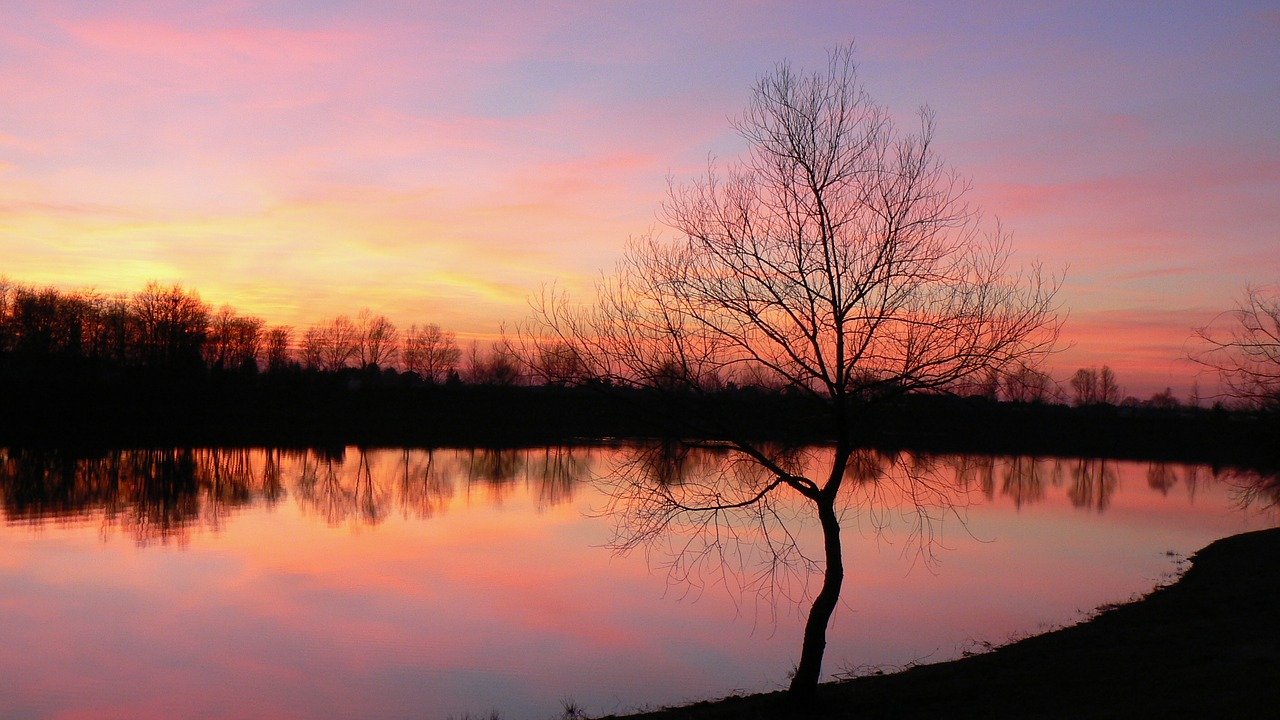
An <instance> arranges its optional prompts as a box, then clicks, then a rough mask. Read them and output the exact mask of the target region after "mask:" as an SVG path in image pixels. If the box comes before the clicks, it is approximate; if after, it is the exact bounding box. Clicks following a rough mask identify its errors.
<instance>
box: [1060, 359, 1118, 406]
mask: <svg viewBox="0 0 1280 720" xmlns="http://www.w3.org/2000/svg"><path fill="white" fill-rule="evenodd" d="M1071 392H1072V394H1073V400H1074V402H1075V404H1076V405H1077V406H1081V407H1083V406H1085V405H1100V404H1105V405H1118V404H1119V403H1120V400H1121V398H1122V397H1123V396H1124V392H1123V391H1122V390H1121V388H1120V385H1119V383H1117V382H1116V375H1115V373H1114V372H1112V370H1111V368H1110V367H1108V366H1106V365H1103V366H1102V368H1101V369H1099V368H1096V367H1091V368H1080V369H1079V370H1076V374H1075V375H1072V376H1071Z"/></svg>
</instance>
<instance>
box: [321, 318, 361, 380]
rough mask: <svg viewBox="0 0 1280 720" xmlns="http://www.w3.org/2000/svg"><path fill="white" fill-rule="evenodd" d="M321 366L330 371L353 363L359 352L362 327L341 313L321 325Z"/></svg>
mask: <svg viewBox="0 0 1280 720" xmlns="http://www.w3.org/2000/svg"><path fill="white" fill-rule="evenodd" d="M319 340H320V348H319V349H320V367H321V368H322V369H324V370H328V371H330V372H333V371H337V370H341V369H343V368H345V367H347V366H349V365H350V364H351V361H352V360H354V359H355V358H356V357H357V355H358V353H359V343H360V329H359V328H358V327H357V326H356V324H355V323H353V322H351V318H349V317H347V316H346V315H339V316H337V317H335V318H334V319H332V320H330V321H329V322H328V323H326V324H325V325H322V326H321V327H320V336H319Z"/></svg>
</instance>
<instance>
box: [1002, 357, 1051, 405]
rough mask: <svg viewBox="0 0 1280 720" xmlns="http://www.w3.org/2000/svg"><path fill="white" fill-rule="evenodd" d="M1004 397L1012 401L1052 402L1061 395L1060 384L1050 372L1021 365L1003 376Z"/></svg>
mask: <svg viewBox="0 0 1280 720" xmlns="http://www.w3.org/2000/svg"><path fill="white" fill-rule="evenodd" d="M1002 384H1003V385H1004V392H1003V395H1004V398H1005V399H1006V400H1008V401H1010V402H1022V403H1035V402H1051V401H1054V400H1057V399H1058V397H1059V390H1058V384H1057V383H1056V382H1054V381H1053V377H1052V376H1050V375H1049V373H1047V372H1044V371H1043V370H1039V369H1037V368H1034V367H1030V366H1027V365H1019V366H1017V368H1016V369H1015V370H1013V371H1012V372H1009V373H1006V374H1004V376H1003V383H1002Z"/></svg>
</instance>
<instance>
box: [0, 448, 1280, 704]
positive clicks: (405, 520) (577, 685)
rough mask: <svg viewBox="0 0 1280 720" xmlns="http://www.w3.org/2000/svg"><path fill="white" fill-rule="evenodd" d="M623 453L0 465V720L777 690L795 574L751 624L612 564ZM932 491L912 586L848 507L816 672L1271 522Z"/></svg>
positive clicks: (1036, 480) (1071, 486)
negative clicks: (950, 506) (614, 489)
mask: <svg viewBox="0 0 1280 720" xmlns="http://www.w3.org/2000/svg"><path fill="white" fill-rule="evenodd" d="M628 452H629V451H628V449H627V448H621V449H538V450H520V451H504V452H494V451H484V450H435V451H425V450H407V451H406V450H376V451H368V452H362V451H360V450H358V449H355V448H347V449H346V450H344V451H337V452H327V453H322V452H301V451H264V450H195V451H125V452H113V453H109V454H107V455H105V456H101V457H98V458H95V459H74V458H68V457H65V456H62V455H59V454H56V453H31V452H25V453H20V452H17V451H8V452H6V451H3V450H0V498H2V499H3V516H4V520H5V522H4V524H3V527H2V529H0V611H2V612H3V620H2V621H0V716H3V717H5V718H71V717H75V718H169V717H188V718H195V717H208V718H236V717H246V718H248V717H255V718H256V717H274V718H339V717H352V718H355V717H359V718H418V717H422V718H445V717H449V716H451V715H452V716H454V717H461V716H463V715H464V714H471V715H472V716H475V715H487V713H488V712H489V711H491V710H497V711H499V712H500V713H501V714H502V716H503V717H504V718H508V719H511V720H517V719H520V718H531V719H534V720H537V719H540V718H550V717H553V716H556V715H558V714H559V713H560V710H561V703H562V702H563V701H566V700H569V701H573V702H575V703H577V704H578V705H579V706H580V707H582V708H583V709H585V710H586V711H587V712H588V713H591V714H601V713H610V712H623V711H627V710H631V709H635V708H638V707H643V706H659V705H664V704H671V703H679V702H683V701H689V700H696V699H706V698H710V697H715V696H721V695H725V694H729V693H733V692H738V691H751V690H767V689H775V688H779V687H782V686H784V685H785V683H786V679H787V677H786V675H787V671H788V670H789V669H790V668H791V667H792V665H793V663H794V662H795V660H796V658H797V655H798V650H799V638H800V627H801V624H802V611H803V609H804V607H803V605H797V604H796V603H795V602H790V601H788V600H787V597H793V598H800V597H803V594H804V592H805V586H804V582H803V577H804V575H803V573H801V574H799V575H794V574H793V575H787V576H783V578H782V584H780V585H779V584H772V585H771V587H774V588H775V589H778V590H780V591H781V593H779V594H780V595H782V596H783V597H776V598H775V602H769V601H767V600H761V599H760V597H759V596H757V595H756V594H753V593H752V592H750V591H742V590H741V588H742V587H743V586H747V587H751V586H752V580H753V578H755V577H756V576H755V575H752V572H753V571H754V570H755V569H756V568H755V567H754V566H750V565H748V566H747V567H746V568H744V569H743V571H742V572H731V573H730V574H729V575H728V576H727V578H726V577H724V576H723V575H722V573H721V572H720V570H721V569H722V567H721V566H719V565H718V563H711V562H707V563H703V564H699V565H694V566H693V567H692V568H691V570H692V573H693V580H694V581H695V582H694V583H692V584H691V583H688V582H673V581H672V580H671V577H670V573H669V572H668V567H669V560H670V555H669V554H668V553H667V552H666V550H665V547H666V546H661V547H653V548H651V549H650V551H649V552H648V553H646V552H643V551H637V552H634V553H632V554H630V555H627V556H622V557H619V556H617V555H615V554H613V553H611V552H610V551H609V550H608V549H607V548H606V547H604V546H605V545H606V544H607V543H609V541H610V539H611V537H612V534H611V533H612V530H613V524H612V520H611V518H610V517H607V516H601V514H600V511H601V510H602V509H603V508H605V506H606V504H607V503H606V497H605V495H603V492H604V490H603V487H604V484H603V483H602V482H601V481H602V480H605V479H607V478H609V477H611V474H616V473H618V472H625V471H627V470H626V468H627V467H630V468H631V469H634V466H626V465H625V463H624V462H623V460H624V459H625V458H626V456H627V454H628ZM819 460H820V458H819ZM685 461H686V462H685V465H684V470H685V472H686V473H693V474H696V473H698V472H705V471H708V468H710V467H713V466H715V465H716V464H717V463H719V462H721V460H720V459H719V458H717V457H715V456H708V457H704V458H696V457H695V458H692V459H690V458H685ZM916 464H917V465H919V464H920V463H916ZM925 464H926V465H927V466H928V472H929V477H930V478H932V480H931V482H936V483H939V484H941V485H945V486H947V487H949V488H952V493H953V497H954V498H956V499H958V501H959V506H958V507H957V508H956V509H955V510H954V511H953V512H944V511H935V512H933V513H932V514H933V515H935V516H937V517H938V518H945V519H942V520H941V523H940V524H939V525H934V526H933V528H934V530H935V531H936V533H937V534H936V535H935V536H934V542H933V553H932V560H931V561H928V562H926V561H924V560H922V557H921V555H920V553H918V552H917V550H918V548H919V545H918V543H915V542H913V541H912V539H911V536H912V532H913V530H914V529H915V528H916V527H917V525H916V524H915V520H916V516H914V515H912V514H911V513H903V512H900V508H899V507H898V506H897V505H896V502H897V494H896V492H895V491H894V490H893V489H892V488H893V487H894V483H891V482H886V483H882V484H881V485H879V486H877V487H879V488H880V489H879V490H878V491H877V492H876V493H875V494H874V497H871V496H869V495H867V494H855V495H852V496H851V497H850V510H849V512H848V514H847V515H846V528H847V530H846V532H845V544H846V553H847V556H846V567H847V569H848V578H847V580H846V583H845V594H844V606H843V607H842V608H841V609H840V610H839V611H838V613H837V616H836V618H835V622H834V627H833V630H832V633H831V635H832V637H831V642H830V644H829V648H828V652H827V663H826V667H827V669H828V671H829V672H830V673H833V674H838V673H842V672H856V671H859V670H861V671H865V670H866V668H868V667H873V666H883V667H893V666H900V665H904V664H907V663H911V662H923V661H938V660H944V659H948V658H952V657H955V656H957V655H959V654H960V653H962V652H965V651H967V650H973V649H978V648H980V647H981V646H982V644H983V643H985V642H997V643H998V642H1002V641H1005V640H1007V639H1008V638H1010V637H1012V636H1017V635H1020V634H1026V633H1032V632H1036V631H1038V630H1042V629H1044V628H1046V627H1050V626H1056V625H1059V624H1063V623H1069V622H1072V621H1075V620H1078V619H1079V618H1080V617H1081V613H1083V612H1087V611H1088V610H1089V609H1091V608H1093V607H1096V606H1097V605H1099V604H1102V603H1107V602H1113V601H1118V600H1124V599H1127V598H1129V597H1130V596H1132V595H1133V594H1135V593H1141V592H1145V591H1147V590H1149V589H1150V588H1151V587H1152V586H1153V585H1154V584H1156V583H1158V582H1161V581H1162V579H1164V578H1166V577H1168V575H1169V573H1171V572H1173V571H1175V570H1176V569H1177V567H1178V565H1177V561H1178V560H1179V559H1180V558H1182V557H1184V556H1185V555H1187V554H1190V553H1191V552H1193V551H1194V550H1196V549H1198V548H1199V547H1202V546H1203V545H1205V544H1207V543H1209V542H1210V541H1212V540H1214V539H1217V538H1220V537H1224V536H1227V535H1231V534H1235V533H1238V532H1243V531H1246V530H1251V529H1258V528H1262V527H1270V526H1273V525H1275V524H1277V522H1278V517H1277V513H1276V510H1275V509H1274V505H1271V506H1270V507H1271V509H1267V506H1268V504H1269V503H1274V495H1273V496H1272V497H1271V498H1270V500H1269V501H1268V500H1267V499H1266V498H1264V499H1263V500H1262V501H1261V502H1254V503H1253V504H1252V505H1251V506H1250V507H1246V508H1241V505H1242V501H1244V500H1247V499H1248V496H1249V487H1250V482H1251V480H1252V479H1251V478H1248V477H1240V476H1236V475H1231V474H1218V475H1215V474H1214V473H1213V472H1212V471H1211V470H1210V469H1208V468H1205V467H1194V466H1181V465H1154V464H1150V463H1128V462H1111V461H1107V462H1103V461H1076V460H1031V459H1026V458H1022V459H999V458H981V457H970V458H961V457H943V458H933V459H930V461H929V462H927V463H925ZM885 472H887V473H889V474H890V475H893V474H894V473H896V472H898V470H896V469H893V468H888V469H886V470H885ZM781 510H782V513H783V514H790V515H792V517H791V521H792V526H793V527H800V531H799V535H800V540H801V543H802V545H803V544H804V543H809V542H810V541H811V540H812V539H813V537H814V532H813V531H814V529H815V528H813V527H812V523H808V524H805V523H804V522H803V521H804V514H803V508H802V506H799V505H797V506H795V507H789V506H785V505H784V506H783V507H782V508H781ZM797 522H798V524H797ZM745 539H746V540H748V541H749V538H745ZM679 541H680V538H672V539H671V542H672V543H673V544H674V543H678V542H679ZM749 545H750V543H749V542H748V543H747V546H749ZM735 547H736V551H738V552H740V551H741V548H742V546H735ZM734 557H741V556H740V555H735V556H734ZM726 588H733V589H726Z"/></svg>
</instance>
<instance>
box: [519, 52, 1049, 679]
mask: <svg viewBox="0 0 1280 720" xmlns="http://www.w3.org/2000/svg"><path fill="white" fill-rule="evenodd" d="M852 55H853V51H852V48H851V47H846V48H841V49H839V50H836V51H834V52H833V53H832V54H831V56H830V60H829V65H828V67H827V68H826V71H825V72H817V73H812V74H805V73H802V72H799V71H796V70H793V69H792V67H791V66H790V65H789V64H787V63H782V64H780V65H778V66H777V67H776V68H775V69H774V70H773V71H772V72H771V73H769V74H767V75H765V76H763V77H761V78H760V79H759V81H758V82H757V84H756V86H755V88H754V93H753V96H752V99H751V103H750V105H749V106H748V108H747V110H746V111H745V113H744V114H743V115H742V116H741V118H739V119H738V120H737V121H736V122H735V123H734V127H735V129H736V130H737V131H738V133H739V134H740V135H741V136H742V137H743V138H744V139H745V140H746V141H747V142H748V143H749V147H750V149H749V150H748V152H747V154H746V155H745V156H744V157H743V158H742V159H741V161H740V162H738V163H736V164H733V165H731V166H730V167H729V169H728V170H727V171H726V172H723V173H722V172H721V171H720V170H718V169H717V167H716V165H715V163H714V162H713V163H711V165H710V167H709V169H708V171H707V173H706V175H705V176H704V177H703V178H702V179H700V180H698V181H696V182H694V183H693V184H691V185H677V184H675V183H673V184H672V187H671V190H670V193H669V197H668V200H667V202H666V203H665V204H664V206H663V208H662V219H663V221H664V222H665V224H666V225H668V226H669V227H670V228H672V229H673V230H674V231H675V234H676V237H675V238H674V239H672V240H670V241H666V240H663V239H661V238H659V237H657V236H654V235H649V236H645V237H641V238H639V239H637V240H634V241H632V242H631V243H630V244H629V246H628V248H627V250H626V252H625V254H624V256H623V258H622V259H621V261H620V262H619V264H618V266H617V269H616V272H614V273H613V274H612V275H610V276H608V277H606V278H605V279H604V280H602V281H601V282H600V283H599V285H598V287H597V296H596V298H595V300H594V302H593V303H591V304H588V305H585V306H584V305H578V304H575V303H573V302H572V301H571V300H570V298H568V297H567V296H566V295H565V294H564V293H560V292H557V291H556V290H555V289H554V288H552V289H548V290H547V291H545V292H544V294H543V295H542V297H541V298H538V299H535V300H534V302H533V306H534V319H533V320H532V321H531V322H530V323H528V324H527V325H525V326H523V327H522V331H521V344H522V351H523V356H524V357H525V358H529V357H534V356H536V355H537V353H539V352H540V351H541V350H543V349H546V348H559V347H562V346H565V347H568V348H571V350H572V353H573V356H574V357H575V358H576V360H575V362H576V363H579V364H580V365H581V368H582V369H583V372H584V374H585V375H586V376H588V377H590V378H593V379H595V380H598V381H603V382H597V383H595V384H596V385H597V386H598V387H605V388H643V389H647V390H649V391H650V392H651V393H656V394H659V395H662V394H667V395H669V396H675V395H682V396H697V395H699V394H702V393H706V392H708V391H709V390H713V389H715V388H718V387H722V386H724V384H725V383H728V382H734V383H735V384H738V385H742V384H743V383H747V382H759V383H760V384H761V385H763V386H765V387H769V388H775V389H777V388H784V389H786V390H788V391H789V392H790V393H793V394H799V395H803V396H807V397H809V398H810V400H811V401H814V402H816V403H817V404H818V405H819V406H820V407H822V408H825V410H824V415H823V418H824V421H825V422H826V424H827V429H828V430H829V433H830V435H831V436H832V437H834V438H835V446H834V448H833V449H832V450H830V451H829V452H828V453H826V454H824V455H823V456H822V457H823V458H824V460H823V462H822V466H821V467H820V468H818V467H815V466H813V465H805V464H803V463H797V462H796V461H795V460H794V458H793V457H792V456H791V455H790V454H788V453H787V452H784V451H783V450H780V449H778V448H774V447H771V446H767V445H762V444H758V443H754V442H750V441H748V440H745V439H742V438H739V437H736V436H734V435H733V434H732V429H731V428H729V429H726V426H720V427H716V426H715V418H714V417H711V416H710V415H704V416H697V415H689V414H687V413H685V414H680V413H672V414H671V415H670V417H671V419H673V420H678V421H682V422H683V423H684V424H683V430H684V431H686V432H689V433H693V434H696V436H698V437H703V438H706V437H720V438H723V442H722V443H721V444H722V445H723V448H724V450H725V452H727V453H729V454H731V455H732V456H734V457H736V458H738V459H739V460H740V461H743V462H746V463H748V464H749V465H753V466H754V467H755V468H756V471H755V472H745V471H742V472H740V471H736V470H735V471H734V472H723V473H716V474H715V476H714V477H713V478H709V479H703V480H701V481H699V482H696V483H688V482H683V483H662V482H654V483H649V484H648V485H647V486H646V487H647V488H648V493H647V495H645V497H644V499H643V501H642V502H638V504H639V506H640V507H642V508H643V512H641V513H640V514H638V515H633V517H635V518H637V519H638V521H637V522H636V523H635V524H634V525H632V526H631V527H630V528H629V529H628V528H623V533H624V534H623V536H621V537H620V538H619V541H618V547H620V548H623V549H626V548H630V547H634V546H635V545H636V544H638V543H641V542H647V541H649V540H654V539H657V538H659V537H661V536H662V534H663V533H664V532H666V531H668V530H670V529H671V528H673V527H676V526H683V527H690V526H692V527H696V528H701V529H702V530H703V531H704V532H705V533H707V537H710V538H717V537H727V536H728V533H724V534H721V535H718V536H717V535H716V533H717V532H718V531H723V530H724V529H725V528H724V527H723V526H722V523H723V522H727V521H728V520H727V519H728V518H731V517H733V516H734V514H735V513H737V512H740V511H741V512H750V513H753V515H752V518H754V521H755V522H757V523H758V525H757V527H758V528H759V530H758V531H759V532H763V533H764V534H765V536H766V540H767V541H768V542H772V543H774V545H772V547H773V548H774V552H773V554H772V556H771V558H772V559H771V560H769V561H773V560H778V559H783V560H785V559H788V558H795V557H796V555H795V553H794V552H791V551H790V549H791V548H793V542H794V537H793V536H792V535H791V533H790V532H788V531H787V529H786V523H785V522H774V521H772V520H771V521H769V522H764V521H763V519H765V518H773V519H774V520H777V519H778V518H779V517H780V516H779V515H778V514H777V513H776V507H777V506H776V505H775V504H774V503H775V500H774V496H775V494H777V493H785V492H789V493H795V494H797V495H798V496H799V497H802V498H804V499H805V500H807V501H808V502H807V505H808V507H809V508H810V509H811V510H812V511H813V512H814V513H816V515H817V517H818V520H819V523H820V525H821V528H822V536H823V542H822V548H823V551H822V561H821V563H819V564H818V566H820V567H821V568H822V582H821V588H820V590H819V591H818V592H817V594H816V596H814V598H813V605H812V607H811V609H810V611H809V616H808V621H807V623H806V627H805V631H804V641H803V648H802V651H801V656H800V662H799V665H798V667H797V668H796V672H795V675H794V676H793V680H792V682H791V689H790V694H791V697H792V698H793V699H794V700H795V701H797V702H799V703H806V702H808V701H810V700H811V699H812V698H813V695H814V693H815V692H816V688H817V683H818V681H819V679H820V677H821V665H822V657H823V652H824V649H825V646H826V631H827V625H828V622H829V620H830V618H831V615H832V613H833V611H834V610H835V607H836V604H837V600H838V598H839V595H840V589H841V585H842V583H843V580H844V565H843V557H842V552H841V541H840V525H841V516H842V511H843V509H844V502H846V501H845V500H842V498H845V497H846V494H844V493H842V487H844V486H845V484H846V478H848V477H850V476H851V475H853V476H856V475H857V473H856V472H853V465H855V464H857V460H856V459H857V457H858V456H857V454H856V452H855V448H856V446H857V438H858V433H859V431H860V429H861V428H860V424H859V423H860V418H862V417H864V416H863V415H862V414H861V409H862V408H865V407H866V406H867V405H868V404H869V403H871V402H874V401H882V400H886V399H889V398H893V397H896V396H900V395H902V394H905V393H910V392H943V391H947V390H949V389H951V388H954V387H958V386H959V385H961V384H962V382H963V381H965V380H967V379H970V378H976V377H980V376H981V375H982V374H983V373H985V372H986V371H988V370H989V369H991V368H1003V367H1009V366H1012V365H1013V364H1014V363H1029V362H1032V361H1034V358H1035V357H1036V356H1037V355H1039V354H1042V353H1045V352H1047V351H1049V350H1050V349H1051V347H1052V344H1053V342H1054V341H1055V339H1056V335H1057V329H1058V324H1059V323H1058V320H1057V315H1056V312H1055V305H1054V299H1053V298H1054V295H1055V293H1056V289H1057V286H1056V282H1055V281H1053V280H1052V279H1046V278H1044V277H1042V275H1041V272H1040V270H1039V268H1038V267H1032V268H1030V269H1028V270H1026V271H1013V270H1010V268H1009V263H1008V259H1009V254H1010V238H1009V236H1008V234H1007V233H1005V232H1004V231H1003V229H1002V228H1000V227H999V225H996V227H994V229H992V230H991V231H989V232H988V231H985V230H984V228H983V226H982V223H981V222H980V217H979V214H978V213H977V211H976V210H975V209H973V208H971V207H970V206H968V205H967V204H966V202H965V200H964V195H965V191H966V188H967V186H966V183H965V181H964V180H963V179H962V178H961V177H960V176H959V175H957V174H956V173H955V172H954V171H952V170H951V169H949V168H948V167H947V166H946V165H944V164H943V162H942V161H941V160H940V159H939V158H938V157H937V155H936V153H935V149H934V142H933V139H934V138H933V135H934V121H933V113H932V112H930V111H929V110H928V109H922V110H921V111H920V114H919V126H918V127H917V128H916V129H915V130H914V131H913V132H901V131H899V130H898V129H897V127H896V126H895V125H894V123H893V121H892V119H891V118H890V116H889V114H888V112H887V111H886V110H885V109H884V108H883V107H881V106H879V105H876V104H875V103H874V102H873V101H872V100H871V98H870V97H869V96H868V95H867V94H866V93H865V92H864V91H863V89H862V87H861V85H860V84H859V81H858V76H857V71H856V66H855V64H854V62H853V57H852ZM697 407H698V406H697V405H696V404H693V405H688V406H686V408H695V409H696V408H697ZM733 467H735V468H741V467H743V465H742V462H738V463H734V464H733ZM849 482H850V483H851V484H852V481H849ZM628 487H629V488H631V489H632V490H633V489H634V486H628ZM632 499H634V498H628V499H625V500H626V502H625V503H624V504H627V505H631V506H635V505H636V504H637V503H631V502H630V500H632ZM713 542H715V540H713ZM766 559H767V560H768V558H766Z"/></svg>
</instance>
